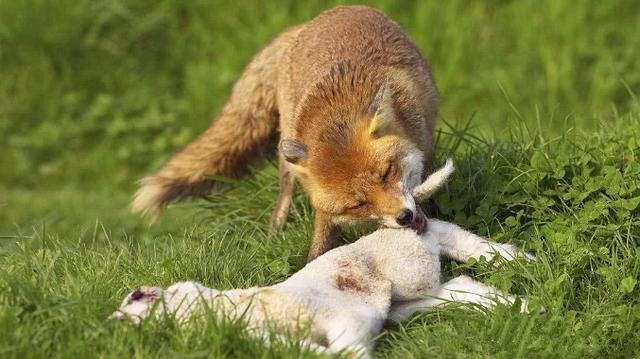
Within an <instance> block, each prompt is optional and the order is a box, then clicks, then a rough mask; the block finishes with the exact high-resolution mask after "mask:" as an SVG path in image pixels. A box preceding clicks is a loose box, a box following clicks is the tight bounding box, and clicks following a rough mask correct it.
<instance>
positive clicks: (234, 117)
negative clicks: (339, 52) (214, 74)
mask: <svg viewBox="0 0 640 359" xmlns="http://www.w3.org/2000/svg"><path fill="white" fill-rule="evenodd" d="M289 33H290V31H288V32H284V33H283V34H281V35H280V36H279V37H277V38H276V39H274V40H273V41H272V42H271V43H269V44H268V45H267V46H266V47H265V48H263V49H262V51H260V52H259V53H258V54H257V55H256V56H255V57H254V59H253V60H252V61H251V63H250V64H249V65H248V66H247V68H246V69H245V71H244V73H243V74H242V76H241V77H240V79H239V80H238V81H237V82H236V84H235V86H234V88H233V90H232V93H231V97H230V98H229V101H228V102H227V104H226V105H225V106H224V107H223V109H222V111H221V112H220V114H219V115H218V117H217V118H216V120H214V122H213V123H212V125H211V126H210V127H209V128H208V129H207V130H206V131H205V132H204V133H203V134H201V135H200V136H199V137H198V138H196V139H195V140H194V141H193V142H191V143H189V144H188V145H187V146H185V147H184V148H183V149H182V150H180V151H179V152H177V153H176V154H174V155H173V156H172V157H171V158H170V159H169V160H168V161H167V162H166V163H165V164H164V165H163V166H162V168H160V170H159V171H157V172H156V173H154V174H153V175H151V176H148V177H145V178H142V179H141V180H140V181H139V185H140V187H139V188H138V191H137V192H136V194H135V195H134V199H133V204H132V210H133V212H137V213H142V214H143V215H149V216H151V217H152V218H153V219H155V218H157V217H158V215H159V214H160V213H161V212H162V208H163V205H164V204H166V203H168V202H170V201H173V200H179V199H182V198H184V197H188V196H197V195H201V194H205V193H207V192H208V191H209V190H210V189H211V186H212V185H213V182H212V181H211V180H210V179H207V178H206V177H205V175H208V174H211V175H220V176H227V177H238V176H239V175H241V174H242V173H243V172H244V171H245V170H246V168H247V165H248V163H249V162H250V160H252V159H253V158H255V157H257V156H258V155H259V154H260V153H261V151H262V150H263V149H264V148H265V145H267V144H269V143H270V142H271V140H272V139H273V138H274V136H275V135H276V133H277V128H278V108H277V104H276V103H277V98H276V82H277V67H278V62H279V61H281V59H282V54H283V51H284V49H285V48H286V46H287V40H288V38H289V37H290V36H287V35H289ZM274 149H275V146H274Z"/></svg>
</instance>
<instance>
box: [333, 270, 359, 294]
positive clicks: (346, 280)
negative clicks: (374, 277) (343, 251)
mask: <svg viewBox="0 0 640 359" xmlns="http://www.w3.org/2000/svg"><path fill="white" fill-rule="evenodd" d="M336 287H338V289H340V290H352V291H356V292H362V290H363V288H362V285H361V284H360V283H358V281H357V280H355V279H353V278H352V277H347V276H343V275H341V274H338V275H337V276H336Z"/></svg>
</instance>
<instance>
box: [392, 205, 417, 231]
mask: <svg viewBox="0 0 640 359" xmlns="http://www.w3.org/2000/svg"><path fill="white" fill-rule="evenodd" d="M413 217H414V213H413V211H412V210H410V209H409V208H403V209H402V210H401V211H400V213H399V214H398V216H397V217H396V222H398V224H399V225H401V226H403V227H404V226H408V225H409V224H411V221H413Z"/></svg>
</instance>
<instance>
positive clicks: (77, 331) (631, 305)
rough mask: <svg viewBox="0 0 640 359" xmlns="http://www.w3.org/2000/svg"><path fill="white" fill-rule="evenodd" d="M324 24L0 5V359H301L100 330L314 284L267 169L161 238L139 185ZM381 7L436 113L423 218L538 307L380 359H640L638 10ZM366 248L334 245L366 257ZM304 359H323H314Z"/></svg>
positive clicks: (228, 329)
mask: <svg viewBox="0 0 640 359" xmlns="http://www.w3.org/2000/svg"><path fill="white" fill-rule="evenodd" d="M333 4H334V3H333V2H331V3H314V4H309V3H301V2H297V1H283V2H261V1H235V2H223V1H213V2H208V1H192V2H183V1H178V0H167V1H150V0H149V1H146V0H145V1H124V0H122V1H118V0H104V1H91V0H59V1H56V2H50V1H45V0H23V1H11V0H0V138H2V151H1V152H0V333H2V335H0V356H2V357H16V358H24V357H80V356H83V357H96V356H98V357H125V356H126V357H167V356H179V357H222V356H229V357H246V358H254V357H297V356H299V355H300V354H301V353H300V348H299V346H298V345H297V343H296V341H295V339H294V338H291V339H290V340H289V341H287V342H286V343H278V344H275V345H273V346H272V347H270V348H265V347H263V346H262V344H261V343H260V342H259V341H256V340H252V339H249V338H247V336H246V335H245V334H246V333H245V332H244V328H243V327H242V325H241V324H239V323H229V322H224V321H216V320H213V319H211V320H208V321H205V322H202V323H199V324H198V325H196V326H193V327H190V328H184V329H178V328H177V327H176V326H175V323H173V322H172V321H171V320H165V321H161V322H153V321H151V322H148V323H145V324H144V325H143V326H142V327H141V328H133V327H131V326H127V325H123V324H122V323H113V322H110V321H107V320H106V317H107V316H108V315H109V313H111V311H113V309H114V308H116V307H117V306H118V304H119V303H120V301H121V299H122V297H123V296H124V294H125V293H127V292H129V291H130V290H131V289H132V288H135V287H136V286H139V285H141V284H157V285H163V286H167V285H169V284H170V283H172V282H175V281H180V280H198V281H201V282H203V283H204V284H205V285H207V286H210V287H216V288H222V289H226V288H232V287H244V286H252V285H267V284H272V283H275V282H277V281H279V280H281V279H283V278H285V277H287V276H288V275H290V274H291V273H293V272H295V271H296V270H297V269H299V268H300V267H301V266H302V265H303V264H304V258H305V256H306V253H307V250H308V246H309V238H310V237H311V231H312V219H311V218H312V216H311V209H310V206H309V204H308V202H307V200H306V199H305V198H304V196H303V195H302V194H301V193H299V194H298V195H297V197H296V199H295V203H294V207H293V212H292V216H291V221H290V222H289V224H288V225H287V226H286V228H284V229H283V230H282V231H278V232H275V233H272V232H270V231H269V228H268V217H269V213H270V210H271V208H272V206H273V204H274V200H275V196H276V193H277V181H276V170H275V167H274V165H273V162H272V161H271V160H267V161H266V162H265V163H263V164H257V165H256V167H255V169H254V170H253V173H252V174H251V175H250V176H248V177H246V178H244V179H243V180H241V181H227V182H229V183H228V189H227V190H226V191H224V192H223V191H219V192H216V193H213V194H212V195H211V196H210V197H209V198H208V199H207V200H200V201H196V202H188V203H185V204H181V205H175V206H172V207H171V208H169V209H168V211H167V212H166V214H165V216H164V217H162V218H161V220H160V221H159V222H158V223H156V224H153V225H149V224H148V223H146V222H144V221H143V220H141V219H140V218H138V217H137V216H134V215H132V214H130V213H129V209H128V206H129V203H130V199H131V195H132V193H133V192H134V190H135V180H136V179H138V178H139V177H140V176H142V175H144V174H147V173H150V172H151V171H152V170H153V169H155V168H157V167H158V166H159V165H160V164H161V163H162V161H163V160H164V159H166V158H167V156H169V154H170V153H171V152H172V151H175V150H177V149H178V148H180V146H182V145H184V144H185V143H186V142H187V141H189V139H191V138H193V137H194V136H195V135H196V134H197V133H199V132H200V131H202V130H203V129H204V128H206V126H207V125H208V123H209V121H210V119H211V118H212V117H213V116H214V114H215V113H216V111H218V110H219V109H220V107H221V105H222V104H223V103H224V101H225V100H226V98H227V96H228V94H229V89H230V87H231V85H232V84H233V81H234V80H235V79H236V78H237V77H238V75H239V73H240V71H241V70H242V68H243V66H244V65H245V64H247V62H248V61H249V60H250V58H251V56H252V55H253V54H254V53H255V52H256V51H258V49H259V48H260V47H261V46H262V45H263V44H264V43H265V42H266V41H268V39H269V38H271V37H272V36H273V35H275V34H276V33H278V32H279V31H280V30H281V29H283V28H284V27H286V26H289V25H292V24H295V23H298V22H300V21H304V20H306V19H309V18H311V17H312V16H313V15H315V14H317V13H318V12H319V11H321V10H322V9H325V8H329V7H331V6H332V5H333ZM371 5H373V6H375V7H378V8H380V9H382V10H384V11H385V12H386V13H388V14H389V15H390V16H391V17H392V18H394V19H395V20H396V21H397V22H399V24H400V25H401V26H402V27H403V28H404V29H406V31H407V32H408V33H409V35H410V36H411V37H412V38H413V39H414V40H415V41H416V43H417V44H418V46H419V47H420V49H421V50H422V51H423V53H424V54H425V55H426V56H427V57H428V58H429V60H430V62H431V64H432V66H433V71H434V74H435V77H436V81H437V83H438V86H439V88H440V90H441V97H442V110H441V116H440V119H439V125H438V143H437V151H436V156H435V164H436V165H440V164H442V163H443V162H444V159H445V158H446V157H447V156H453V157H454V158H455V160H456V162H457V167H458V171H457V172H456V173H455V175H454V178H453V180H452V181H451V182H450V183H449V184H448V185H447V186H446V188H444V189H443V190H442V191H441V192H440V193H439V194H438V195H437V196H436V197H435V198H434V199H433V201H432V202H430V203H429V204H427V205H426V206H425V209H426V211H427V212H428V213H429V215H431V216H435V217H438V218H442V219H446V220H451V221H454V222H456V223H458V224H460V225H462V226H463V227H465V228H467V229H470V230H473V231H475V232H476V233H479V234H481V235H484V236H487V237H489V238H491V239H493V240H496V241H500V242H509V243H514V244H517V245H518V246H521V247H523V248H525V249H527V250H530V251H532V252H535V253H536V255H537V257H538V261H537V262H536V263H533V264H523V263H515V264H507V265H504V266H501V267H500V268H498V269H496V268H495V267H494V266H492V265H491V264H490V263H486V262H485V261H481V262H477V263H471V264H465V265H459V264H455V263H451V262H447V263H446V264H445V273H446V276H453V275H456V274H461V273H465V274H468V275H471V276H473V277H475V278H477V279H479V280H482V281H484V282H487V283H491V284H494V285H497V286H499V287H501V288H503V289H506V290H510V291H511V292H513V293H517V294H521V295H523V296H526V297H527V298H529V299H530V300H531V301H532V302H534V303H537V304H539V305H544V306H545V307H546V308H547V313H546V314H545V315H542V316H540V315H537V314H530V315H522V314H519V313H518V312H517V308H508V307H504V306H503V307H498V308H497V309H496V310H495V311H494V312H491V313H482V312H479V311H470V310H468V308H465V307H455V308H446V309H442V310H438V311H436V312H434V313H430V314H423V315H419V316H416V317H415V318H414V319H412V320H411V321H410V322H409V323H406V324H403V325H401V326H390V327H388V328H386V329H385V330H384V331H383V333H382V334H381V335H380V337H379V338H378V340H377V352H376V355H377V356H380V357H402V358H404V357H411V356H413V357H423V356H430V357H442V358H449V357H471V358H477V357H504V358H512V357H545V358H547V357H558V358H569V357H603V356H607V357H638V356H640V349H639V348H640V334H638V333H639V332H640V330H639V329H640V294H639V290H638V283H637V281H638V277H639V276H640V256H639V255H638V254H639V253H638V240H639V238H640V226H639V225H640V218H639V214H640V209H639V208H640V206H639V204H640V163H639V160H640V103H639V102H638V94H639V93H640V62H639V61H638V60H637V59H638V58H639V57H640V3H638V2H637V1H633V0H615V1H608V2H606V3H605V2H600V1H577V2H576V1H572V2H569V1H536V0H524V1H517V2H515V1H514V2H510V1H487V2H467V1H456V0H454V1H447V2H439V1H423V2H418V3H417V4H416V3H414V2H410V1H391V0H381V1H376V2H372V3H371ZM356 236H357V234H356V233H355V232H350V233H348V234H347V235H346V236H345V238H344V239H343V243H344V242H349V241H352V240H353V239H355V238H356ZM303 355H305V356H311V354H309V353H303Z"/></svg>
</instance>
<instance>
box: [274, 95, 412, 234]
mask: <svg viewBox="0 0 640 359" xmlns="http://www.w3.org/2000/svg"><path fill="white" fill-rule="evenodd" d="M334 93H335V92H334ZM347 96H348V94H346V95H345V96H343V101H341V102H337V103H335V102H334V103H332V105H333V106H330V109H329V110H326V107H325V110H324V111H314V113H308V114H307V119H309V117H310V116H319V117H321V118H318V117H316V118H315V119H313V120H312V121H311V120H307V121H305V125H304V126H305V134H306V135H305V136H304V140H294V139H287V138H285V139H283V140H282V141H281V142H280V146H279V149H280V153H281V154H282V156H283V158H284V159H285V160H286V161H287V162H288V167H289V169H290V170H291V171H293V172H294V173H295V174H296V175H297V178H298V179H299V180H300V182H301V183H302V185H303V186H304V188H305V190H306V192H307V193H308V194H309V197H310V199H311V202H312V204H313V205H314V207H315V208H316V209H317V210H321V211H324V212H325V213H327V214H329V215H331V216H332V217H333V218H334V219H335V221H337V222H365V221H368V222H372V221H375V222H378V223H380V224H382V225H384V226H387V227H395V228H398V227H406V226H410V225H412V222H413V221H414V220H415V219H416V218H417V217H418V213H419V212H418V211H419V208H418V207H417V206H416V203H415V201H414V198H413V196H412V189H413V188H414V187H415V186H417V185H418V184H420V182H421V177H422V172H423V154H422V152H421V151H420V150H419V148H418V147H417V146H416V145H415V144H414V143H412V142H411V141H409V140H408V137H407V136H406V135H405V132H404V131H405V129H404V128H403V127H402V126H401V125H400V122H399V120H398V118H397V116H396V113H395V111H394V106H393V91H392V89H391V88H390V86H388V85H386V84H383V85H382V86H380V88H379V89H378V90H377V91H376V92H375V93H374V95H373V96H369V98H368V99H367V100H364V99H363V98H362V97H364V96H361V98H360V100H358V98H355V99H351V102H349V98H348V97H347ZM363 100H364V101H363ZM324 104H325V105H326V104H327V101H325V102H324ZM363 104H364V106H363Z"/></svg>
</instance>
